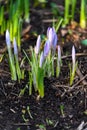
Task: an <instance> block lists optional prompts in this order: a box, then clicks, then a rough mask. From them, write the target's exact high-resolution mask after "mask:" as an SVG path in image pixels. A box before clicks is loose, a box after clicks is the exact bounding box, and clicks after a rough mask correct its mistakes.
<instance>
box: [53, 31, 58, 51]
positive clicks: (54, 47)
mask: <svg viewBox="0 0 87 130" xmlns="http://www.w3.org/2000/svg"><path fill="white" fill-rule="evenodd" d="M57 40H58V38H57V34H56V33H55V35H54V41H53V44H52V47H53V49H54V50H55V49H56V45H57Z"/></svg>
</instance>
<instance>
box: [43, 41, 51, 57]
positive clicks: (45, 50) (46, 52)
mask: <svg viewBox="0 0 87 130" xmlns="http://www.w3.org/2000/svg"><path fill="white" fill-rule="evenodd" d="M49 51H50V41H49V40H47V41H46V43H45V45H44V57H46V56H47V55H48V54H49Z"/></svg>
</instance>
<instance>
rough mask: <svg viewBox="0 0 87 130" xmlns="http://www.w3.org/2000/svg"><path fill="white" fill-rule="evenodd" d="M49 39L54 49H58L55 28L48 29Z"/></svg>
mask: <svg viewBox="0 0 87 130" xmlns="http://www.w3.org/2000/svg"><path fill="white" fill-rule="evenodd" d="M47 38H48V40H49V41H50V46H51V47H52V48H53V49H56V44H57V34H56V32H55V29H54V28H50V27H49V28H48V29H47Z"/></svg>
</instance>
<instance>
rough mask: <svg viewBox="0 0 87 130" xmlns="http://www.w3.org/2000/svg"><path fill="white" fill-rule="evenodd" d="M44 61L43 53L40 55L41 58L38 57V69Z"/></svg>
mask: <svg viewBox="0 0 87 130" xmlns="http://www.w3.org/2000/svg"><path fill="white" fill-rule="evenodd" d="M44 59H45V57H44V53H43V52H42V53H41V56H40V64H39V67H40V68H41V67H42V64H43V62H44Z"/></svg>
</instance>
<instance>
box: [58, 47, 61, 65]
mask: <svg viewBox="0 0 87 130" xmlns="http://www.w3.org/2000/svg"><path fill="white" fill-rule="evenodd" d="M60 63H61V48H60V46H59V45H58V65H60Z"/></svg>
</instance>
